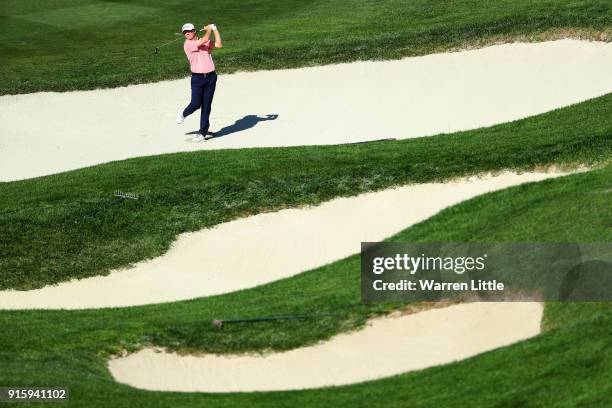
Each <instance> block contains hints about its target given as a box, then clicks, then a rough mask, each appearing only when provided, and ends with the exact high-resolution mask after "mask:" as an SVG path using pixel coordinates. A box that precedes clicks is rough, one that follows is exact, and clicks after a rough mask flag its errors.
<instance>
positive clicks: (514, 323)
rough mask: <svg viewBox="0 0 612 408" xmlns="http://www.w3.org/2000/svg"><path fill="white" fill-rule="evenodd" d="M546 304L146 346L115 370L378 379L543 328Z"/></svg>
mask: <svg viewBox="0 0 612 408" xmlns="http://www.w3.org/2000/svg"><path fill="white" fill-rule="evenodd" d="M541 318H542V305H540V304H538V303H503V302H502V303H467V304H461V305H455V306H450V307H447V308H444V309H433V310H428V311H424V312H420V313H416V314H413V315H405V316H399V317H385V318H379V319H375V320H372V321H371V322H370V324H369V325H368V326H367V327H366V328H364V329H363V330H360V331H357V332H352V333H346V334H341V335H338V336H336V337H333V338H332V339H330V340H329V341H327V342H324V343H320V344H317V345H314V346H310V347H303V348H299V349H295V350H290V351H287V352H282V353H272V354H267V355H264V356H260V355H229V356H228V355H204V356H180V355H177V354H170V353H166V352H156V351H154V350H152V349H145V350H142V351H139V352H137V353H134V354H131V355H129V356H127V357H123V358H117V359H113V360H111V361H110V362H109V366H108V367H109V370H110V372H111V374H112V375H113V377H114V378H115V379H116V380H117V381H119V382H121V383H125V384H129V385H131V386H133V387H137V388H143V389H147V390H156V391H186V392H193V391H204V392H240V391H245V392H248V391H271V390H293V389H303V388H318V387H325V386H330V385H344V384H352V383H358V382H363V381H368V380H374V379H378V378H382V377H388V376H392V375H395V374H400V373H403V372H406V371H411V370H419V369H423V368H426V367H432V366H436V365H441V364H447V363H451V362H453V361H457V360H461V359H465V358H468V357H471V356H474V355H477V354H480V353H483V352H485V351H488V350H493V349H495V348H498V347H502V346H506V345H508V344H511V343H514V342H517V341H520V340H523V339H527V338H530V337H533V336H536V335H537V334H539V333H540V320H541Z"/></svg>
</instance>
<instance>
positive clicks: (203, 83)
mask: <svg viewBox="0 0 612 408" xmlns="http://www.w3.org/2000/svg"><path fill="white" fill-rule="evenodd" d="M204 30H205V33H204V36H203V37H202V38H198V36H197V34H196V29H195V26H194V25H193V24H191V23H187V24H184V25H183V28H182V31H183V36H185V43H184V45H183V49H184V50H185V54H186V55H187V59H188V60H189V66H190V67H191V102H190V103H189V105H187V107H186V108H185V109H184V110H183V111H182V112H180V113H179V114H178V116H177V117H176V123H182V122H183V120H184V119H185V117H187V116H189V115H191V114H192V113H193V112H195V111H196V110H198V109H200V130H199V133H198V134H197V135H196V137H194V138H193V140H194V141H202V140H205V138H206V136H207V135H212V133H210V132H209V131H208V128H209V126H210V123H209V118H210V108H211V105H212V100H213V96H214V94H215V87H216V85H217V74H216V73H215V63H214V62H213V60H212V56H211V55H210V54H211V52H212V50H213V49H214V48H221V46H222V43H221V35H220V34H219V30H217V26H215V25H214V24H209V25H207V26H206V27H204ZM211 33H214V37H215V41H214V42H212V41H211V40H210V35H211Z"/></svg>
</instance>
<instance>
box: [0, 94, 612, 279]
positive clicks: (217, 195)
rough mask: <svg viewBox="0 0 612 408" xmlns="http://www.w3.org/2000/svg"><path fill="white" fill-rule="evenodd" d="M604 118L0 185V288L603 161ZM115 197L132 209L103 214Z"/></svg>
mask: <svg viewBox="0 0 612 408" xmlns="http://www.w3.org/2000/svg"><path fill="white" fill-rule="evenodd" d="M611 108H612V94H609V95H606V96H603V97H600V98H597V99H593V100H590V101H587V102H584V103H581V104H578V105H574V106H571V107H567V108H564V109H560V110H557V111H553V112H549V113H546V114H543V115H539V116H535V117H531V118H527V119H524V120H520V121H516V122H512V123H507V124H502V125H498V126H494V127H491V128H485V129H478V130H473V131H468V132H460V133H456V134H451V135H440V136H435V137H430V138H421V139H412V140H403V141H395V142H381V143H370V144H357V145H343V146H326V147H299V148H268V149H239V150H223V151H221V150H217V151H203V152H195V153H179V154H168V155H162V156H153V157H141V158H136V159H130V160H125V161H118V162H113V163H108V164H104V165H99V166H94V167H90V168H85V169H81V170H76V171H71V172H67V173H62V174H57V175H52V176H47V177H41V178H36V179H30V180H25V181H18V182H10V183H0V196H2V197H3V199H2V200H1V201H0V230H2V231H3V233H2V234H0V288H2V289H6V288H17V289H31V288H36V287H41V286H44V285H46V284H50V283H56V282H61V281H65V280H69V279H70V278H82V277H86V276H93V275H99V274H104V273H107V272H108V271H109V270H111V269H114V268H118V267H121V266H125V265H129V264H131V263H134V262H137V261H140V260H143V259H148V258H152V257H155V256H159V255H161V254H162V253H164V252H165V251H166V250H167V249H168V248H169V245H170V243H171V242H172V241H173V239H174V237H175V236H176V235H177V234H179V233H181V232H185V231H194V230H199V229H202V228H205V227H209V226H212V225H215V224H219V223H221V222H224V221H229V220H231V219H234V218H237V217H241V216H246V215H249V214H256V213H260V212H262V211H270V210H275V209H280V208H285V207H296V206H300V205H307V204H317V203H320V202H321V201H324V200H328V199H331V198H333V197H337V196H350V195H355V194H358V193H360V192H364V191H371V190H378V189H383V188H386V187H390V186H394V185H398V184H405V183H421V182H427V181H432V180H442V179H447V178H449V177H456V176H463V175H468V174H475V173H479V172H486V171H498V170H503V169H510V168H511V169H517V170H528V169H533V168H537V167H541V166H546V165H552V164H557V165H577V164H585V163H586V164H594V163H604V162H606V161H609V160H610V158H611V157H612V109H611ZM194 169H197V170H194ZM115 190H123V191H129V192H134V193H138V194H141V195H142V199H141V200H139V201H129V200H128V201H126V202H123V203H120V204H117V205H112V206H111V205H110V204H111V203H112V200H113V197H112V192H113V191H115ZM547 222H549V220H542V224H544V223H547Z"/></svg>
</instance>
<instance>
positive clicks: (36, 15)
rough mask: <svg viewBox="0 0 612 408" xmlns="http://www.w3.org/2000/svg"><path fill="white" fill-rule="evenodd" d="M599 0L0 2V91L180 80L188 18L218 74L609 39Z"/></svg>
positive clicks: (608, 20)
mask: <svg viewBox="0 0 612 408" xmlns="http://www.w3.org/2000/svg"><path fill="white" fill-rule="evenodd" d="M611 10H612V9H611V5H610V2H609V1H608V0H589V1H585V0H540V1H537V2H534V1H531V0H495V1H492V0H487V1H482V0H479V1H477V0H453V1H448V0H445V1H441V0H440V1H431V0H411V1H405V0H384V1H378V0H341V1H330V0H327V1H321V0H307V1H304V0H301V1H297V0H285V1H270V0H248V1H242V0H240V1H239V0H223V1H220V0H215V1H209V2H205V3H193V2H190V1H187V0H172V1H166V0H154V1H143V0H134V1H93V0H73V1H59V0H54V1H45V2H34V1H32V0H29V1H27V0H26V1H24V0H3V1H2V2H1V3H0V60H2V64H1V65H0V94H17V93H28V92H36V91H66V90H74V89H93V88H99V87H116V86H121V85H127V84H134V83H143V82H152V81H159V80H162V79H169V78H179V77H183V76H185V75H186V74H187V71H188V69H187V67H186V60H185V56H184V55H183V53H182V49H181V41H180V40H179V41H176V42H175V43H174V44H172V45H169V46H166V47H164V48H162V49H161V52H160V53H159V54H154V53H153V50H154V48H155V46H157V45H160V44H163V43H166V42H168V41H171V40H173V39H174V38H176V37H175V36H174V33H175V32H177V31H179V29H180V26H181V25H182V24H183V23H184V22H186V21H192V22H194V23H195V24H197V25H198V26H202V25H204V24H205V23H209V22H215V23H217V25H218V26H219V29H220V30H221V33H222V35H223V40H224V48H223V49H221V50H218V51H217V52H216V53H215V60H216V62H217V66H218V67H219V71H220V72H223V73H229V72H234V71H237V70H257V69H276V68H287V67H298V66H309V65H321V64H329V63H336V62H347V61H355V60H360V59H393V58H400V57H404V56H410V55H423V54H427V53H431V52H433V51H440V50H446V49H451V48H457V47H464V46H468V45H475V44H485V43H490V42H493V41H508V40H513V39H527V40H529V39H530V38H539V39H542V38H550V37H563V36H587V37H591V38H597V37H598V35H599V33H601V32H605V33H608V34H610V29H611V27H612V11H611Z"/></svg>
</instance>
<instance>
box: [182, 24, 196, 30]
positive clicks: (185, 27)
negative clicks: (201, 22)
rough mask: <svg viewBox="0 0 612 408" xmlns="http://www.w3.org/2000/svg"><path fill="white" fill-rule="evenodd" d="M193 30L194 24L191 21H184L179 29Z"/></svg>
mask: <svg viewBox="0 0 612 408" xmlns="http://www.w3.org/2000/svg"><path fill="white" fill-rule="evenodd" d="M193 30H195V26H194V25H193V24H191V23H186V24H183V29H182V30H181V31H182V32H185V31H193Z"/></svg>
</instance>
